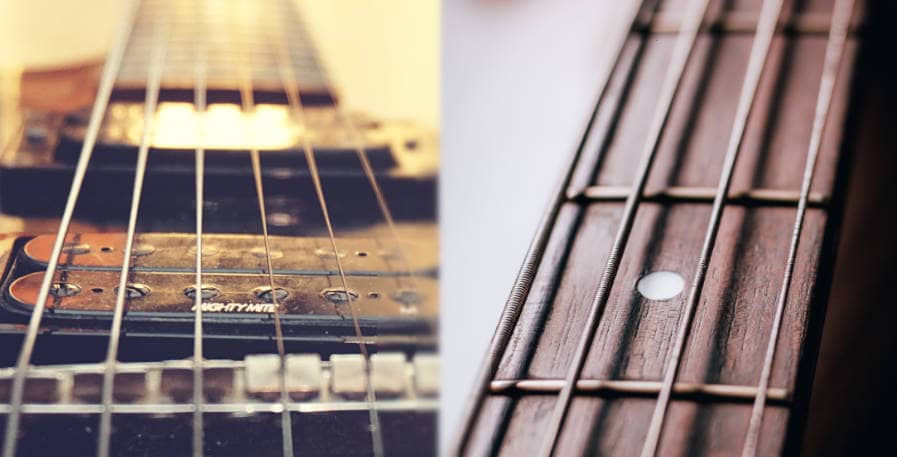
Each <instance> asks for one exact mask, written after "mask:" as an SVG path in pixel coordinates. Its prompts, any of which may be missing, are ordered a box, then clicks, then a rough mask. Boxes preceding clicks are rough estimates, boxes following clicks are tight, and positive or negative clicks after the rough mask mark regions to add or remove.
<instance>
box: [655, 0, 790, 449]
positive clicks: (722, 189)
mask: <svg viewBox="0 0 897 457" xmlns="http://www.w3.org/2000/svg"><path fill="white" fill-rule="evenodd" d="M782 4H783V0H764V2H763V6H762V8H761V10H760V16H759V17H760V20H759V21H758V24H757V32H756V34H755V36H754V42H753V44H752V45H751V53H750V57H749V58H748V66H747V70H746V72H745V80H744V83H743V84H742V89H741V94H740V95H739V97H738V107H737V109H736V112H735V121H734V125H733V126H732V133H731V136H730V137H729V145H728V147H727V149H726V155H725V158H724V160H723V171H722V175H721V176H720V181H719V186H718V187H717V191H716V196H715V197H714V199H713V208H712V210H711V216H710V221H709V223H708V226H707V232H706V235H705V237H704V242H703V246H702V247H701V254H700V257H699V258H698V264H697V267H696V271H695V276H694V279H693V281H692V284H691V290H690V292H689V295H688V299H687V301H686V304H685V308H684V309H683V311H682V315H680V316H681V317H680V319H679V326H678V328H677V330H676V339H675V340H674V343H673V347H672V349H671V354H670V362H669V366H668V367H667V368H666V371H665V372H664V377H663V384H662V386H661V389H660V393H659V394H658V397H657V404H656V405H655V408H654V412H653V414H652V416H651V423H650V426H649V428H648V434H647V436H646V437H645V443H644V446H643V447H642V453H641V455H642V457H653V456H654V455H655V454H656V452H657V446H658V443H659V441H660V434H661V433H662V431H663V425H664V422H665V419H666V411H667V407H668V406H669V402H670V394H671V392H672V389H673V383H674V382H675V380H676V372H677V370H678V368H679V363H680V360H681V358H682V350H683V347H684V346H685V340H686V339H687V338H688V333H689V329H690V328H691V321H692V319H693V318H694V312H695V308H696V305H697V301H698V297H699V296H700V294H701V289H702V288H703V285H704V279H705V278H706V275H707V269H708V266H709V263H710V256H711V255H712V253H713V247H714V245H715V244H716V235H717V233H718V231H719V226H720V221H721V219H722V213H723V209H724V207H725V204H726V199H727V195H728V193H729V186H730V184H731V182H732V175H733V171H734V170H735V163H736V161H737V159H738V153H739V151H740V150H741V143H742V141H743V139H744V133H745V130H746V127H747V122H748V118H749V117H750V114H751V111H752V110H753V106H754V101H755V99H756V95H757V89H758V87H759V85H760V78H761V76H762V75H763V69H764V68H765V67H766V60H767V56H768V54H769V49H770V47H771V44H772V40H773V37H774V36H775V32H776V27H777V25H778V22H779V17H780V15H781V11H782Z"/></svg>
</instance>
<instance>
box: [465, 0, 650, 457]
mask: <svg viewBox="0 0 897 457" xmlns="http://www.w3.org/2000/svg"><path fill="white" fill-rule="evenodd" d="M647 3H648V2H645V1H642V2H632V3H630V4H629V7H628V8H627V9H626V12H625V13H624V14H623V15H622V16H623V17H625V18H627V20H626V23H627V27H626V28H625V29H624V30H623V31H622V32H621V33H618V34H616V35H614V36H613V37H612V38H613V39H612V41H610V42H609V43H608V48H607V49H612V51H611V52H613V53H614V54H613V56H612V58H611V60H610V62H612V63H611V64H609V65H606V66H602V67H601V73H599V76H598V78H596V79H597V81H598V88H597V91H596V92H597V97H596V102H595V103H594V105H593V106H594V108H593V110H592V113H591V116H590V117H589V120H588V121H587V123H586V127H585V129H584V132H583V135H582V140H581V141H580V144H579V145H578V146H577V148H576V149H575V150H574V151H573V153H572V154H571V157H570V158H569V159H568V160H567V163H568V167H567V171H566V172H565V173H564V175H563V176H562V177H561V179H560V181H559V183H558V184H557V186H556V187H555V189H556V190H555V193H554V198H553V199H552V201H551V202H550V203H549V205H548V211H546V212H545V215H544V216H542V219H541V220H540V221H539V224H538V226H537V227H538V228H537V230H536V233H535V234H534V236H533V240H532V241H531V242H530V245H529V247H528V248H527V252H526V255H525V256H524V261H523V264H522V266H521V268H520V271H519V272H518V274H517V280H516V281H515V283H514V286H513V287H512V289H511V292H510V294H509V296H508V299H507V301H506V302H505V306H504V308H503V309H502V314H501V317H500V319H499V324H498V326H497V328H496V330H495V334H494V335H493V337H492V340H491V341H490V343H489V350H488V352H487V353H486V357H485V358H484V360H483V363H482V366H481V367H480V369H479V371H478V372H477V374H476V378H475V382H474V387H473V395H471V396H470V398H469V399H468V400H467V402H466V403H465V405H464V410H463V414H462V417H463V423H462V424H461V426H460V427H458V429H457V432H456V433H455V436H454V439H453V440H452V442H451V445H450V446H451V447H450V448H449V452H448V455H462V454H463V453H464V452H465V451H466V448H467V445H468V443H469V441H470V437H472V436H473V434H474V430H473V427H474V426H475V425H476V422H477V419H478V417H479V415H480V411H481V409H482V406H483V403H484V401H485V396H486V395H487V394H488V392H489V385H490V383H491V382H492V380H493V378H494V377H495V373H496V371H497V370H498V365H499V363H500V362H501V360H502V357H503V355H504V353H505V350H506V348H507V346H508V342H509V341H510V338H511V334H512V332H513V331H514V329H515V328H516V326H517V323H518V321H519V318H520V312H521V311H522V306H523V301H524V300H525V298H526V296H527V295H528V294H529V291H530V288H531V286H532V282H533V280H534V278H535V275H536V269H537V268H538V266H539V264H540V263H541V261H542V257H543V255H544V253H545V247H546V245H547V244H548V239H549V237H550V235H551V233H552V230H553V229H554V223H555V220H556V219H557V215H558V212H559V211H560V208H561V205H563V204H564V202H566V201H567V200H566V195H567V190H568V186H569V185H570V182H571V180H572V177H573V173H574V171H575V169H576V166H577V164H578V163H579V160H580V157H581V156H582V152H583V150H584V149H585V147H586V145H587V140H588V137H589V133H590V131H591V130H592V128H593V127H594V123H595V120H596V118H597V115H598V111H599V108H600V107H601V106H602V105H603V103H604V98H605V96H607V94H608V92H607V90H608V88H609V87H610V81H611V75H612V74H613V72H614V71H616V69H617V66H618V64H619V62H620V59H621V56H622V54H623V49H624V48H625V43H626V40H627V39H628V38H629V36H630V34H631V31H632V29H633V28H634V27H635V25H636V23H637V21H638V17H639V12H640V11H641V10H642V8H643V7H644V5H645V4H647ZM655 8H656V2H655ZM652 13H653V11H652Z"/></svg>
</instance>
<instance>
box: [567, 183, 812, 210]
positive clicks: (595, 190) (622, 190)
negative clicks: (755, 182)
mask: <svg viewBox="0 0 897 457" xmlns="http://www.w3.org/2000/svg"><path fill="white" fill-rule="evenodd" d="M630 192H631V189H629V188H628V187H622V186H589V187H587V188H585V189H583V190H581V191H578V192H575V193H572V194H570V195H569V196H568V200H569V201H573V202H580V203H584V204H587V203H591V202H602V201H603V202H614V201H624V200H626V197H627V196H628V195H629V193H630ZM715 194H716V189H715V188H713V187H668V188H666V189H663V190H658V191H654V192H651V193H646V194H643V196H642V201H644V202H662V203H688V202H702V203H711V202H713V197H714V195H715ZM799 199H800V191H796V190H778V189H751V190H746V191H742V192H737V193H735V192H730V193H729V196H728V197H727V198H726V201H727V203H728V204H730V205H744V206H760V205H783V206H797V203H798V200H799ZM828 203H829V198H828V197H827V196H824V195H822V194H820V193H813V194H810V196H809V200H808V204H809V205H810V206H812V207H824V206H826V205H828Z"/></svg>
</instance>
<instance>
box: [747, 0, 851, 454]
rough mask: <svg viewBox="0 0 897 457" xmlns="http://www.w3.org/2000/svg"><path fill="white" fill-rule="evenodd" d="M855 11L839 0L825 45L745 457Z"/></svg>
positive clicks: (751, 449)
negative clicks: (799, 182)
mask: <svg viewBox="0 0 897 457" xmlns="http://www.w3.org/2000/svg"><path fill="white" fill-rule="evenodd" d="M853 10H854V0H836V2H835V5H834V7H833V12H832V23H831V29H830V31H829V39H828V43H827V44H826V48H825V58H824V60H823V64H822V68H823V70H822V78H821V81H820V83H819V94H818V96H817V98H816V109H815V112H814V114H813V129H812V131H811V132H810V144H809V146H808V147H807V159H806V165H805V168H804V175H803V181H802V182H801V189H800V199H799V200H798V203H797V214H796V215H795V218H794V226H793V228H792V232H791V243H790V246H789V247H788V260H787V261H786V263H785V273H784V276H783V278H782V288H781V290H780V291H779V296H778V299H777V301H776V308H775V312H774V314H773V321H772V326H771V328H770V334H769V340H768V343H767V347H766V355H765V357H764V359H763V369H762V372H761V373H760V383H759V385H758V386H757V396H756V397H754V405H753V408H752V409H751V420H750V423H749V424H748V431H747V436H746V437H745V443H744V448H743V449H742V454H741V455H742V457H753V456H756V455H757V447H758V442H759V440H760V426H761V425H762V423H763V411H764V410H765V407H766V396H767V389H768V388H769V383H770V378H771V377H772V364H773V361H774V360H775V355H776V344H777V342H778V338H779V333H780V330H781V328H782V320H783V319H782V318H783V315H784V313H785V306H786V305H787V302H788V293H789V291H790V288H791V279H792V275H793V273H794V263H795V260H796V259H797V249H798V247H799V244H800V235H801V232H802V231H803V225H804V216H805V215H806V212H807V201H808V199H809V196H810V188H811V187H812V185H813V176H814V173H815V170H816V162H817V159H818V157H819V150H820V148H821V146H822V134H823V132H824V131H825V125H826V120H827V119H828V113H829V108H830V107H831V103H832V98H833V96H834V92H835V84H836V82H837V79H838V69H839V68H840V66H841V60H842V57H843V55H844V48H845V47H846V43H847V34H848V32H849V28H850V20H851V16H852V14H853Z"/></svg>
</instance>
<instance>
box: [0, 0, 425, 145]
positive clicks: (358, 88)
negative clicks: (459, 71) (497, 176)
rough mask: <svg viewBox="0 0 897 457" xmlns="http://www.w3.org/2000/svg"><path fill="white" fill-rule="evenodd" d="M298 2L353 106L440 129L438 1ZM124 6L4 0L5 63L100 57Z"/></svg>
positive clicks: (1, 42) (1, 63)
mask: <svg viewBox="0 0 897 457" xmlns="http://www.w3.org/2000/svg"><path fill="white" fill-rule="evenodd" d="M249 1H253V0H249ZM293 1H294V2H295V3H297V4H298V5H299V6H300V7H301V8H302V11H303V12H304V15H305V20H306V22H307V23H308V25H309V27H310V28H311V29H312V33H313V36H314V38H315V40H316V42H317V45H318V47H319V50H320V53H321V56H322V58H323V61H324V64H325V65H326V66H327V68H328V69H329V70H330V77H331V79H332V80H333V82H334V83H335V85H336V86H337V88H338V90H339V91H340V93H341V95H342V96H343V99H344V101H345V102H346V104H347V106H348V107H349V108H350V109H357V110H363V111H367V112H369V113H372V114H376V115H378V116H381V117H386V118H392V119H407V120H415V121H417V122H420V123H423V124H424V125H426V126H428V127H431V128H437V127H438V125H439V91H438V90H437V88H438V84H439V79H438V77H439V1H438V0H377V1H368V0H293ZM124 4H125V2H122V1H121V0H77V1H66V0H27V1H23V0H0V67H2V68H6V69H10V68H21V67H55V66H60V65H65V64H72V63H78V62H82V61H84V60H87V59H92V58H97V57H102V56H103V55H104V54H105V52H106V49H107V47H108V45H109V41H110V40H111V38H112V35H113V34H114V33H115V27H116V24H117V21H118V20H119V19H120V17H121V15H122V11H123V9H122V6H123V5H124Z"/></svg>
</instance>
